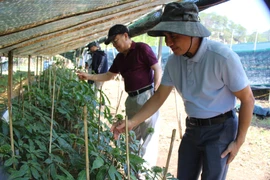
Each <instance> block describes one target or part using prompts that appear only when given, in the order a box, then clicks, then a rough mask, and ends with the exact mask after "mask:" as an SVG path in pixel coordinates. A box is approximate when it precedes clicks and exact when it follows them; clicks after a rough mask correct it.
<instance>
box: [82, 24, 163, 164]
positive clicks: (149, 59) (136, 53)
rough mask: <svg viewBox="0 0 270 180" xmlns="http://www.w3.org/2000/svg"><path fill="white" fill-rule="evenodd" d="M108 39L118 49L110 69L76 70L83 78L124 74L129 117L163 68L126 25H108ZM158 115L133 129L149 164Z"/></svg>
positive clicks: (153, 155)
mask: <svg viewBox="0 0 270 180" xmlns="http://www.w3.org/2000/svg"><path fill="white" fill-rule="evenodd" d="M109 43H112V44H113V46H114V47H115V48H116V49H117V51H118V52H119V53H118V54H117V56H116V58H115V59H114V61H113V64H112V66H111V67H110V69H109V71H108V72H106V73H103V74H95V75H94V74H87V73H82V72H79V73H78V77H79V79H82V80H93V81H108V80H111V79H113V78H114V77H115V76H116V75H117V74H118V73H120V74H121V75H122V77H123V78H124V83H125V91H126V92H127V93H128V94H129V95H128V97H127V99H126V102H125V106H126V115H127V116H128V119H130V118H132V117H133V116H134V115H135V114H136V112H138V111H139V109H140V108H141V107H142V106H143V104H144V103H145V102H146V101H147V100H148V99H149V98H150V97H151V96H152V95H153V93H154V92H155V91H156V90H157V89H158V87H159V85H160V81H161V75H162V70H161V67H160V65H159V64H158V60H157V58H156V56H155V54H154V52H153V51H152V49H151V47H150V46H149V45H147V44H145V43H142V42H138V43H135V42H134V41H132V40H131V39H130V35H129V30H128V28H127V27H126V26H124V25H122V24H117V25H114V26H113V27H111V28H110V30H109V34H108V38H107V39H106V41H105V44H106V45H108V44H109ZM158 116H159V112H158V111H157V112H156V113H155V114H154V115H153V116H152V117H150V118H149V119H148V120H146V121H144V122H143V123H141V124H139V125H138V126H137V127H135V128H134V129H133V130H134V131H135V133H136V137H137V139H138V140H140V141H141V140H142V143H143V144H142V148H141V153H142V154H141V155H142V157H143V158H144V159H145V160H146V161H147V163H148V165H149V166H150V167H151V166H155V165H156V161H157V154H158V137H159V130H158V129H159V128H158V123H157V121H158ZM148 128H154V133H152V134H149V133H148V132H147V130H148Z"/></svg>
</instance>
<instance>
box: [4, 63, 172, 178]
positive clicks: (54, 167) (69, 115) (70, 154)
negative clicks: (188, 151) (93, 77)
mask: <svg viewBox="0 0 270 180" xmlns="http://www.w3.org/2000/svg"><path fill="white" fill-rule="evenodd" d="M54 77H55V78H56V79H55V81H54ZM54 82H55V85H54ZM38 85H39V86H40V87H39V86H38ZM24 89H25V91H24V95H23V96H21V97H17V98H21V99H19V100H18V99H13V101H12V107H13V109H12V114H13V118H12V123H13V133H14V136H13V138H14V147H15V156H12V150H11V145H10V142H11V140H10V137H9V134H10V133H9V124H8V123H6V122H5V121H0V123H1V124H0V127H2V129H0V161H2V162H4V166H5V167H6V168H7V170H8V173H9V174H10V178H11V179H46V180H47V179H53V180H62V179H65V180H72V179H78V180H80V179H83V180H84V179H86V174H87V169H86V160H85V159H86V158H85V157H86V156H88V157H89V160H90V161H89V165H90V169H89V172H90V177H91V179H97V180H100V179H108V180H109V179H127V174H126V167H127V164H126V147H125V136H121V137H120V139H119V140H117V141H115V140H113V138H112V133H111V132H110V130H109V127H108V125H107V124H108V123H109V124H110V123H112V119H113V117H112V115H111V113H110V109H109V107H107V106H104V108H102V109H103V110H102V112H99V111H100V108H98V107H99V106H97V105H98V103H99V101H98V100H97V99H96V96H95V93H94V92H93V90H92V89H91V88H90V87H89V84H88V83H87V82H84V81H78V80H77V77H76V74H75V73H74V70H70V69H65V68H63V67H62V66H61V63H58V64H57V68H55V69H51V68H49V69H47V70H46V71H45V72H44V73H43V75H42V76H41V78H40V82H38V81H35V82H33V83H32V84H31V88H29V87H28V86H25V87H24ZM101 95H102V99H103V101H104V100H105V99H106V100H107V101H108V102H109V100H108V99H107V97H106V96H105V94H103V93H101ZM53 97H54V99H53ZM52 104H54V107H52ZM84 106H86V107H87V128H88V130H87V135H88V154H85V148H86V147H85V144H86V143H85V139H84V131H85V129H84V122H83V119H84V116H83V107H84ZM52 109H54V111H53V112H52ZM99 114H101V115H102V118H103V120H101V119H100V118H99ZM52 115H53V117H51V116H52ZM51 125H52V127H53V128H52V131H50V127H51ZM50 135H52V141H51V142H50V140H49V137H50ZM130 138H131V139H132V143H131V144H130V148H131V149H132V150H133V151H132V152H134V153H130V154H129V156H130V167H131V178H132V179H134V180H135V179H137V178H136V174H137V173H138V172H139V171H143V172H146V174H147V177H148V178H150V179H151V178H153V177H160V176H161V175H162V170H161V169H159V168H154V169H146V168H145V167H144V166H143V163H144V160H143V159H142V158H140V157H139V156H138V155H136V152H137V151H138V149H139V142H138V141H136V137H135V134H134V132H132V131H131V132H130ZM167 176H168V179H170V178H171V179H173V176H171V175H170V174H168V175H167Z"/></svg>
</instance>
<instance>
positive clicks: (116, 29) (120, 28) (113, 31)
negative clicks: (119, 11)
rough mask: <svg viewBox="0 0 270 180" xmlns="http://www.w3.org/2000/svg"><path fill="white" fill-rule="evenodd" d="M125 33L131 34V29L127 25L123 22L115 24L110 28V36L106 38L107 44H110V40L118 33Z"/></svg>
mask: <svg viewBox="0 0 270 180" xmlns="http://www.w3.org/2000/svg"><path fill="white" fill-rule="evenodd" d="M124 33H128V35H129V30H128V28H127V27H126V26H125V25H123V24H116V25H114V26H113V27H111V28H110V30H109V33H108V38H107V39H106V40H105V44H106V45H108V44H110V42H111V41H112V40H113V39H114V38H115V36H116V35H117V34H124Z"/></svg>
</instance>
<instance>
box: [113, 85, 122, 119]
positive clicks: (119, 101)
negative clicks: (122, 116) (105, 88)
mask: <svg viewBox="0 0 270 180" xmlns="http://www.w3.org/2000/svg"><path fill="white" fill-rule="evenodd" d="M122 94H123V90H122V91H121V94H120V98H119V100H118V103H117V106H116V110H115V115H117V112H118V108H119V105H120V103H121V99H122Z"/></svg>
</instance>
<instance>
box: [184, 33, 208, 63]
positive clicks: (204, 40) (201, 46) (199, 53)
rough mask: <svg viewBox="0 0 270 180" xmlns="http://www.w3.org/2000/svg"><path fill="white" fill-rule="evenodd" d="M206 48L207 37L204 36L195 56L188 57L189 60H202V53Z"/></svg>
mask: <svg viewBox="0 0 270 180" xmlns="http://www.w3.org/2000/svg"><path fill="white" fill-rule="evenodd" d="M206 48H207V38H203V39H202V42H201V45H200V47H199V49H198V51H197V52H196V54H195V56H193V57H192V58H187V60H188V61H193V62H200V60H201V59H202V55H203V54H204V53H205V52H206Z"/></svg>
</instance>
